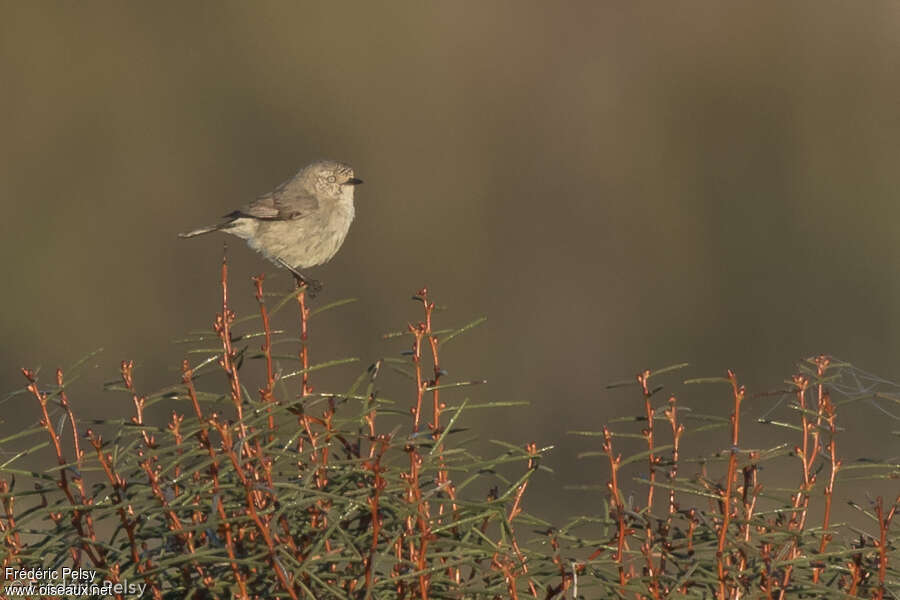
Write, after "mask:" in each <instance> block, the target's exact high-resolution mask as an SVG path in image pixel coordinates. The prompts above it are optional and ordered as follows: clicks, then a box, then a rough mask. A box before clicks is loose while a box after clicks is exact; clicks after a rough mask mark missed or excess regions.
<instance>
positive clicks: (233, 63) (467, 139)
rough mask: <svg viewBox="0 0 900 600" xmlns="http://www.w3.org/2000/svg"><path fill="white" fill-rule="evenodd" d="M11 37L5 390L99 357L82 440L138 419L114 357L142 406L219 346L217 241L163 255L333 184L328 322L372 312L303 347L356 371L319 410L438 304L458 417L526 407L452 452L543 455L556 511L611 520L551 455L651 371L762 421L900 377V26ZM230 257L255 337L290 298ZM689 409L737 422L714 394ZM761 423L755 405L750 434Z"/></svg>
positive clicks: (396, 13)
mask: <svg viewBox="0 0 900 600" xmlns="http://www.w3.org/2000/svg"><path fill="white" fill-rule="evenodd" d="M0 9H2V10H0V12H2V15H0V80H2V84H0V85H2V92H0V125H2V127H0V131H2V137H0V202H2V208H3V212H2V219H0V251H2V255H3V257H4V260H3V261H2V263H0V280H2V281H3V282H4V284H5V290H4V294H3V305H2V311H0V339H2V344H0V365H2V368H0V389H2V390H14V389H16V388H18V387H20V385H21V383H22V380H21V376H20V374H19V373H18V368H19V367H20V366H37V365H43V366H44V368H45V371H44V376H45V377H48V376H49V375H50V373H51V372H52V371H51V369H52V368H54V367H56V366H57V365H62V366H65V365H68V364H71V363H72V362H74V361H75V360H76V359H77V358H79V357H80V356H82V355H83V354H85V353H86V352H88V351H89V350H92V349H94V348H97V347H100V346H103V347H105V348H106V350H105V352H104V353H103V354H101V355H99V356H98V357H97V358H95V359H94V360H92V361H91V363H90V365H91V367H92V368H91V369H90V370H89V372H88V374H87V376H86V378H85V380H84V381H83V382H79V384H78V385H77V386H76V387H75V389H74V390H73V392H72V395H73V401H74V402H76V406H77V407H79V409H80V410H81V411H82V412H83V414H85V415H88V416H97V415H108V414H112V413H116V414H119V413H122V414H125V413H127V411H128V408H129V407H128V401H127V398H123V397H120V396H116V395H111V394H107V393H102V392H100V391H99V383H100V382H101V381H103V380H104V379H109V378H112V377H114V375H115V372H116V365H117V363H118V360H120V359H121V358H134V359H135V360H136V361H137V363H138V383H139V385H140V386H141V388H142V389H144V390H148V391H150V390H153V389H156V388H159V387H162V386H164V385H166V384H167V383H170V382H172V381H175V380H177V370H176V369H177V366H178V365H179V364H180V361H181V358H182V357H183V356H184V347H182V346H174V345H173V344H172V340H174V339H175V338H178V337H181V336H182V334H183V333H184V332H186V331H188V330H192V329H203V328H207V327H208V326H209V324H210V323H211V320H212V316H213V314H214V312H215V310H216V305H217V301H218V300H217V294H218V288H217V278H218V263H219V260H220V257H221V252H222V241H223V236H218V237H216V236H209V237H206V238H203V239H200V240H194V241H191V242H185V241H180V240H177V239H176V237H175V235H176V233H177V232H179V231H183V230H185V229H189V228H191V227H194V226H198V225H202V224H205V223H207V222H209V221H214V220H215V218H216V217H217V216H218V215H220V214H223V213H225V212H228V211H229V210H232V209H233V208H235V207H237V206H239V205H240V204H242V203H244V202H246V201H247V200H249V199H251V198H253V197H255V196H256V195H257V194H259V193H262V192H265V191H268V190H269V189H271V188H272V187H274V186H275V185H276V184H278V183H279V182H281V181H282V180H284V179H285V178H287V177H288V176H289V175H291V174H292V173H293V171H294V170H296V169H297V168H298V167H300V166H301V165H303V164H305V163H306V162H308V161H310V160H312V159H314V158H318V157H331V158H337V159H340V160H344V161H347V162H350V163H351V164H353V165H354V166H355V167H356V170H357V173H358V175H359V176H360V177H362V178H363V179H365V180H366V184H365V185H364V186H363V187H362V188H361V189H360V190H359V193H358V196H357V197H358V201H357V214H358V220H357V222H356V223H354V226H353V228H352V230H351V233H350V236H349V238H348V240H347V242H346V244H345V245H344V248H343V250H342V251H341V253H340V254H339V255H338V257H337V258H336V259H335V260H334V261H333V263H331V264H330V265H328V266H327V267H324V268H322V269H319V270H318V271H317V272H316V273H315V276H316V277H318V278H321V279H323V280H324V281H325V282H326V291H325V292H324V293H323V295H322V296H321V297H320V299H318V300H317V301H318V302H320V303H324V302H327V301H330V300H334V299H338V298H342V297H346V296H355V297H358V298H360V302H358V303H356V304H355V305H352V306H350V307H347V308H345V309H343V310H341V311H339V312H335V313H333V314H330V315H328V316H325V317H323V318H322V319H320V320H319V321H317V322H316V323H315V324H314V330H313V333H314V340H317V341H316V344H317V345H315V346H314V350H313V359H314V362H315V361H317V360H325V359H328V358H338V357H342V356H348V355H349V356H358V357H359V358H360V359H361V361H362V363H363V364H362V365H355V366H350V367H341V368H339V369H337V370H335V371H334V372H332V373H330V374H322V375H320V376H319V377H318V379H317V380H316V381H317V385H318V386H319V389H322V390H324V389H336V390H341V389H346V385H347V384H348V382H349V381H351V380H352V378H353V377H355V375H356V373H358V372H359V370H360V369H361V368H362V367H363V366H364V365H365V364H368V363H370V362H371V361H373V360H374V359H376V358H377V357H379V356H381V355H397V354H398V353H399V352H400V351H401V350H403V349H404V348H403V345H402V344H398V343H397V342H393V343H389V342H385V341H383V340H381V339H380V334H381V333H383V332H385V331H389V330H392V329H398V328H401V327H402V326H403V325H404V324H405V323H406V322H407V320H410V319H414V318H417V314H418V313H417V309H416V307H415V306H414V305H413V304H412V303H410V302H408V300H407V299H408V297H409V296H410V294H411V292H413V291H414V290H416V289H417V288H418V287H420V286H421V285H422V284H425V283H427V284H428V285H429V286H430V288H431V289H432V292H433V294H434V295H435V296H436V298H437V299H438V301H439V302H441V303H442V304H446V305H448V306H449V307H450V312H449V313H446V314H442V315H440V317H439V323H443V324H461V323H464V322H466V321H468V320H470V319H472V318H474V317H477V316H479V315H481V314H484V315H487V316H488V317H489V321H488V322H487V323H486V324H485V326H483V327H482V328H481V329H480V330H478V331H476V332H473V333H471V334H470V335H468V336H467V337H465V338H461V339H460V340H458V341H457V342H454V345H453V346H448V347H447V351H446V353H445V357H444V358H445V365H446V368H447V369H448V370H449V372H450V374H451V378H456V379H470V378H476V377H479V378H480V377H484V378H487V379H488V380H490V384H489V385H488V386H486V387H482V388H478V389H471V390H468V391H467V392H466V394H468V395H469V396H470V397H472V398H473V399H476V400H480V401H484V400H488V399H493V400H518V401H521V400H527V401H530V403H531V404H530V406H529V407H527V408H521V409H518V410H511V409H510V410H502V411H499V410H498V411H493V412H483V413H478V414H475V413H473V414H471V415H469V417H468V420H467V422H466V423H465V424H466V426H468V427H470V428H472V430H474V432H475V433H476V434H477V435H479V436H480V437H481V438H483V439H489V438H499V439H505V440H508V441H510V442H514V443H517V444H520V443H524V442H525V441H528V440H532V439H533V440H536V441H537V442H538V444H539V445H542V446H543V445H551V444H553V445H556V449H555V450H554V452H553V453H552V454H551V456H550V458H549V460H548V461H547V462H546V464H548V465H551V466H553V467H554V468H555V469H556V470H557V472H556V474H555V475H553V476H550V475H542V476H541V477H542V478H543V479H542V480H541V481H542V485H541V486H540V487H542V488H543V491H540V490H538V491H536V492H535V495H534V496H532V497H531V504H530V505H529V506H528V508H531V509H533V510H535V511H536V512H538V513H540V514H544V515H547V514H549V513H550V511H551V510H552V508H553V507H554V506H555V507H557V508H562V509H564V510H565V512H570V511H575V510H578V511H585V510H591V509H593V508H596V507H597V506H598V503H597V500H598V498H599V496H594V495H590V494H579V493H574V492H565V491H562V490H561V489H560V488H561V486H562V485H564V484H566V483H592V482H597V481H604V480H605V477H606V471H605V469H604V468H603V465H602V463H595V462H589V461H588V462H585V461H576V460H575V458H574V457H575V454H576V453H577V452H579V451H583V450H587V449H596V446H597V445H596V444H595V443H593V442H592V441H590V440H588V441H585V440H582V439H577V438H573V437H571V436H568V435H566V432H567V431H569V430H571V429H599V427H600V426H601V424H602V423H603V422H605V421H606V420H607V419H609V418H612V417H616V416H621V415H626V414H631V413H634V412H636V410H637V409H638V397H637V395H636V394H635V393H634V391H633V390H632V391H631V392H623V391H613V392H609V391H607V390H606V389H605V384H607V383H608V382H610V381H614V380H618V379H622V378H628V377H631V376H632V374H633V373H635V372H636V371H637V370H639V369H641V368H644V367H649V368H657V367H661V366H664V365H667V364H671V363H675V362H681V361H689V362H690V363H691V365H692V366H691V367H690V368H689V369H687V370H686V371H685V372H684V373H683V376H684V377H688V376H706V375H721V374H722V373H723V372H724V370H725V369H726V368H729V367H731V368H734V369H736V370H737V372H738V374H739V376H740V377H741V379H742V381H744V382H745V383H746V384H747V385H748V387H749V388H750V390H751V392H760V391H766V390H773V389H778V388H779V387H781V386H782V384H781V382H782V381H783V380H784V379H786V378H788V377H789V376H790V374H791V373H792V372H793V370H794V363H795V361H797V360H798V359H801V358H802V357H804V356H808V355H811V354H813V353H819V352H829V353H833V354H835V355H837V356H840V357H842V358H844V359H846V360H849V361H851V362H853V363H854V364H856V365H858V366H860V367H862V368H865V369H867V370H869V371H873V372H877V373H880V374H882V375H884V376H885V377H887V378H888V379H900V361H898V354H900V302H898V300H900V260H898V259H900V241H898V236H897V233H896V231H897V227H898V212H900V209H898V194H900V169H898V166H897V165H898V162H897V158H898V156H900V152H898V151H900V111H898V106H900V75H898V74H900V4H897V3H896V2H864V3H858V2H857V3H848V2H794V3H789V4H785V3H756V2H753V3H751V2H745V3H713V2H706V3H689V2H682V3H678V7H677V8H674V7H673V6H672V5H669V4H667V3H647V2H616V3H612V2H583V3H577V2H568V3H548V2H521V1H516V2H511V1H510V2H452V3H451V2H444V3H422V2H390V3H369V2H331V3H315V4H313V3H309V4H306V3H288V2H261V3H257V2H254V3H249V2H189V3H183V2H178V3H175V2H168V3H167V2H162V3H137V2H133V3H121V2H111V3H100V2H79V3H74V2H29V3H20V2H4V3H2V5H0ZM229 252H230V257H231V261H232V273H233V277H234V290H235V292H234V296H235V303H236V307H237V311H238V313H239V314H242V315H243V314H249V313H251V312H252V311H253V310H254V309H255V303H254V301H253V298H252V295H251V287H250V284H249V277H250V275H251V274H255V273H258V272H260V271H263V270H265V271H267V272H268V273H269V280H268V286H269V289H272V290H287V289H289V288H288V286H289V285H290V280H289V278H288V277H286V276H285V275H283V274H276V273H275V272H274V269H273V268H272V267H271V266H270V265H268V264H267V263H265V262H263V261H262V260H261V259H259V258H258V257H257V256H255V255H254V254H252V253H251V252H250V251H248V250H247V249H246V248H245V247H244V246H243V245H242V244H241V243H239V242H237V241H235V243H232V244H231V245H230V251H229ZM290 316H291V317H295V315H290ZM286 323H288V326H290V323H293V321H291V320H290V319H288V320H287V321H286ZM317 336H319V337H317ZM675 379H677V378H675ZM668 381H674V379H669V380H668ZM219 383H220V382H216V381H212V380H210V382H209V387H210V389H215V385H217V384H219ZM675 389H676V391H678V393H679V396H680V397H681V398H682V399H683V401H684V402H685V403H686V404H690V405H691V406H695V407H697V408H698V409H699V408H704V409H705V410H709V411H715V412H718V413H720V414H725V413H726V411H727V407H728V406H729V404H728V399H727V394H726V390H725V388H715V387H713V388H708V387H693V388H687V389H682V388H675ZM461 397H463V393H461V392H460V393H459V394H458V395H457V396H455V398H456V399H459V398H461ZM452 398H454V397H448V399H452ZM660 400H662V398H660ZM777 400H778V398H777V397H765V398H759V399H755V400H753V401H752V402H749V403H748V405H747V407H746V410H747V412H746V414H747V417H748V421H749V420H752V419H753V418H755V417H757V416H759V415H760V414H763V413H765V412H767V411H768V410H770V409H771V408H772V407H773V405H775V403H776V402H777ZM895 406H896V405H894V406H890V405H887V406H886V407H887V408H888V409H890V410H892V411H893V412H896V410H895ZM0 409H2V416H3V419H4V421H5V424H2V425H0V427H2V428H3V430H4V431H7V432H8V431H11V430H12V431H14V430H15V429H16V428H18V427H21V426H23V425H24V424H26V423H28V422H31V421H32V420H33V419H34V418H35V417H36V407H35V406H34V405H33V404H32V403H30V402H28V401H26V400H25V399H23V397H21V396H18V397H15V398H13V399H11V400H8V401H7V402H6V403H5V404H2V405H0ZM773 414H777V415H779V416H782V417H785V418H793V417H791V416H790V415H789V412H788V411H787V410H786V409H785V407H784V405H780V406H778V407H776V408H775V413H773ZM839 419H840V422H841V423H842V424H843V425H845V426H847V427H849V428H850V432H849V433H847V434H846V435H845V437H844V438H843V439H842V440H841V442H840V443H841V444H842V445H841V446H840V447H841V449H843V450H844V451H845V452H846V456H847V457H848V459H849V458H853V457H856V456H861V455H882V456H884V455H891V454H893V455H895V456H896V454H897V442H896V440H897V438H896V437H892V436H890V435H889V433H888V432H889V431H890V430H892V429H894V430H896V429H898V428H900V427H898V425H897V421H896V420H892V419H891V418H889V417H887V416H886V415H884V413H880V412H878V411H877V410H876V409H874V408H873V407H872V406H871V405H869V404H865V403H864V404H860V405H858V406H857V408H856V409H853V410H846V411H844V412H843V413H841V415H840V417H839ZM751 434H752V435H753V436H755V437H749V436H750V435H751ZM771 434H772V432H771V431H769V430H754V429H752V428H751V429H749V430H748V438H749V439H748V441H747V445H748V446H752V445H757V446H764V445H766V444H768V443H773V440H774V438H772V437H771ZM766 436H770V437H766ZM725 438H726V436H725V434H724V432H723V433H722V434H721V436H720V437H719V438H715V439H713V438H712V437H711V438H710V439H708V440H706V442H707V445H706V446H705V448H706V449H711V448H717V447H724V446H725V445H726V442H725ZM700 447H701V446H700V445H698V446H697V447H696V448H697V451H699V448H700ZM2 450H3V451H4V452H7V451H8V449H2ZM485 451H491V452H493V450H491V449H490V448H485ZM786 464H788V465H790V467H789V468H791V467H794V466H795V465H793V463H790V462H788V463H786ZM853 492H859V490H858V489H856V490H854V489H852V488H849V487H847V488H844V490H843V493H844V494H845V495H844V496H843V497H842V499H843V498H846V495H849V494H851V493H853Z"/></svg>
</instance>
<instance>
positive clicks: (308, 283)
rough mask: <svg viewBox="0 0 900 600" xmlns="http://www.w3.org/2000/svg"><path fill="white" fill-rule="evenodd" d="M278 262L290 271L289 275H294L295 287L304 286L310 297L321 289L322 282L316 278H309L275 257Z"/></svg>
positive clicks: (313, 296) (314, 295)
mask: <svg viewBox="0 0 900 600" xmlns="http://www.w3.org/2000/svg"><path fill="white" fill-rule="evenodd" d="M276 260H277V261H278V264H280V265H281V266H282V267H284V268H285V269H287V270H288V271H290V272H291V275H293V276H294V280H295V281H296V282H297V287H298V288H299V287H304V286H305V287H306V290H307V292H309V297H310V298H315V297H316V294H318V293H319V292H321V291H322V282H320V281H319V280H317V279H311V278H309V277H307V276H306V275H304V274H303V273H301V272H300V271H298V270H297V269H295V268H294V267H292V266H291V265H289V264H287V263H286V262H284V261H283V260H282V259H280V258H277V259H276Z"/></svg>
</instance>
